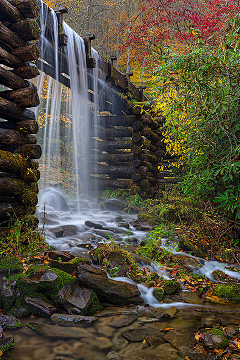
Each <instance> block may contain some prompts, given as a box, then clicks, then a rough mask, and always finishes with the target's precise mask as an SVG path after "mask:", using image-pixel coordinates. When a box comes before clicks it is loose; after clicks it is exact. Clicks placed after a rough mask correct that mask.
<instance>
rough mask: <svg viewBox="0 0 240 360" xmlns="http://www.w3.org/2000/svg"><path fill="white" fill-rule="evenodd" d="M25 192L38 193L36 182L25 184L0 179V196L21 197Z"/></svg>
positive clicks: (10, 179) (19, 180)
mask: <svg viewBox="0 0 240 360" xmlns="http://www.w3.org/2000/svg"><path fill="white" fill-rule="evenodd" d="M25 192H31V193H35V194H37V193H38V185H37V183H36V182H32V183H26V182H25V181H23V180H21V179H12V178H0V195H13V196H15V195H20V196H21V195H22V194H23V193H25Z"/></svg>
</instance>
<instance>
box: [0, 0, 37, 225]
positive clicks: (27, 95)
mask: <svg viewBox="0 0 240 360" xmlns="http://www.w3.org/2000/svg"><path fill="white" fill-rule="evenodd" d="M39 15H40V9H39V6H38V4H37V2H36V0H17V1H15V0H10V1H7V0H0V84H1V85H4V86H5V87H7V88H9V89H7V90H3V91H0V226H7V225H8V223H10V222H11V220H12V218H14V217H20V216H21V217H22V216H24V215H26V214H34V213H35V211H36V205H37V202H38V198H37V194H38V184H37V182H38V180H39V178H40V172H39V170H38V162H37V160H36V159H39V158H40V156H41V147H40V146H39V145H38V144H37V141H36V137H35V136H34V134H36V133H37V131H38V123H37V120H36V118H35V114H34V112H33V111H32V110H29V109H27V108H28V107H35V106H37V105H38V104H39V98H38V94H37V88H36V87H35V86H34V85H32V84H31V82H29V80H31V79H32V78H34V77H35V76H37V75H38V74H39V72H38V69H37V68H36V66H35V65H32V64H30V63H29V62H30V61H33V60H36V59H37V58H38V57H39V48H38V47H37V45H36V44H35V43H34V41H35V40H37V39H38V38H39V37H40V28H39V25H38V23H37V21H35V19H34V18H35V17H37V16H39Z"/></svg>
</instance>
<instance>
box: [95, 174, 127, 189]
mask: <svg viewBox="0 0 240 360" xmlns="http://www.w3.org/2000/svg"><path fill="white" fill-rule="evenodd" d="M91 183H92V184H93V186H94V184H95V179H94V178H92V179H91V177H90V185H91ZM132 185H133V181H132V179H124V180H110V179H101V178H98V179H97V189H98V190H105V189H107V188H120V189H131V187H132Z"/></svg>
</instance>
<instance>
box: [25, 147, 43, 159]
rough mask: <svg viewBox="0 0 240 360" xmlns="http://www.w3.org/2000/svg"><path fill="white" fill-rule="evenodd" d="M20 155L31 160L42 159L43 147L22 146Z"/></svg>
mask: <svg viewBox="0 0 240 360" xmlns="http://www.w3.org/2000/svg"><path fill="white" fill-rule="evenodd" d="M20 154H21V155H22V156H24V157H27V158H29V159H40V157H41V155H42V149H41V146H40V145H37V144H26V145H23V146H22V148H21V150H20Z"/></svg>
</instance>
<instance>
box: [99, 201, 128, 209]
mask: <svg viewBox="0 0 240 360" xmlns="http://www.w3.org/2000/svg"><path fill="white" fill-rule="evenodd" d="M124 205H125V203H124V201H122V200H120V199H106V200H104V202H103V208H104V210H112V211H122V210H123V208H124Z"/></svg>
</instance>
